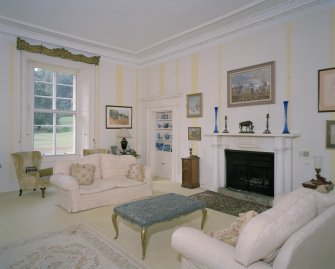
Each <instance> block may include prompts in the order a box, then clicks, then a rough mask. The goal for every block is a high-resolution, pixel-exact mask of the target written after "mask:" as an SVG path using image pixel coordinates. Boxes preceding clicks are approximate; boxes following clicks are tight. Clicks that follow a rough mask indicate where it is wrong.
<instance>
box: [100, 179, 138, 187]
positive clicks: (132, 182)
mask: <svg viewBox="0 0 335 269" xmlns="http://www.w3.org/2000/svg"><path fill="white" fill-rule="evenodd" d="M104 180H108V181H112V182H114V184H115V187H116V188H127V187H133V186H138V185H142V184H144V183H143V182H140V181H138V180H136V179H130V178H127V177H126V176H113V177H111V178H109V179H104Z"/></svg>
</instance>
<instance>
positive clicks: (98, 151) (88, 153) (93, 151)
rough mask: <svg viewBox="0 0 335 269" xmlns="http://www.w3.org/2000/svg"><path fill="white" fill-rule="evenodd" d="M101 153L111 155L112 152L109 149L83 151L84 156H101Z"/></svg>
mask: <svg viewBox="0 0 335 269" xmlns="http://www.w3.org/2000/svg"><path fill="white" fill-rule="evenodd" d="M99 153H106V154H109V153H110V151H109V150H108V149H103V148H100V149H83V155H84V156H87V155H91V154H99Z"/></svg>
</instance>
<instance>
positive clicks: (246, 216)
mask: <svg viewBox="0 0 335 269" xmlns="http://www.w3.org/2000/svg"><path fill="white" fill-rule="evenodd" d="M257 214H258V213H257V212H256V211H254V210H251V211H248V212H246V213H240V214H239V217H238V218H236V219H235V220H234V221H233V222H232V224H230V226H229V227H228V228H226V229H223V230H219V231H214V232H212V231H204V233H205V234H207V235H209V236H210V237H214V238H216V239H219V240H222V241H224V242H226V243H227V244H229V245H232V246H236V243H237V240H238V237H239V235H240V233H241V231H242V230H243V228H244V226H245V225H246V224H247V223H248V222H249V221H250V220H251V219H252V218H253V217H255V216H256V215H257Z"/></svg>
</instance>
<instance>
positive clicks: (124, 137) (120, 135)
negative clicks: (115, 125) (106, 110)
mask: <svg viewBox="0 0 335 269" xmlns="http://www.w3.org/2000/svg"><path fill="white" fill-rule="evenodd" d="M116 137H118V138H122V140H121V149H122V151H123V153H125V152H126V149H127V146H128V141H127V138H132V136H131V135H130V133H129V130H128V129H120V131H119V133H118V135H117V136H116Z"/></svg>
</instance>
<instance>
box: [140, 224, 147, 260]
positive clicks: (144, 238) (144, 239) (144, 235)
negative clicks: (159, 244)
mask: <svg viewBox="0 0 335 269" xmlns="http://www.w3.org/2000/svg"><path fill="white" fill-rule="evenodd" d="M141 241H142V260H144V258H145V252H146V248H147V229H146V228H143V229H142V232H141Z"/></svg>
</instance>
